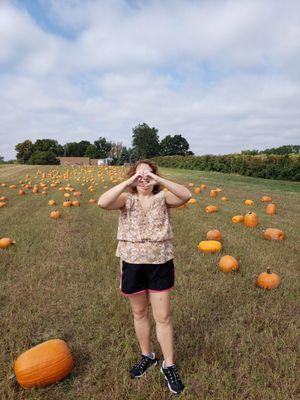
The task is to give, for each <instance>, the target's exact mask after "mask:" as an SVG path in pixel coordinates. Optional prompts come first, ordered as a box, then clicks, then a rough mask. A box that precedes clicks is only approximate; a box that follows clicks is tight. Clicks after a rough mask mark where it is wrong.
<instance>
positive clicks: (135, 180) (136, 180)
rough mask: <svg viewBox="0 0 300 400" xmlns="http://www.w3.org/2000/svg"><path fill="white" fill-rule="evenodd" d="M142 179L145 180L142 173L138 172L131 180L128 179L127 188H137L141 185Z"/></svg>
mask: <svg viewBox="0 0 300 400" xmlns="http://www.w3.org/2000/svg"><path fill="white" fill-rule="evenodd" d="M142 178H143V174H142V172H136V173H135V174H134V175H132V176H131V177H130V178H129V179H127V181H126V183H127V186H131V187H134V186H137V185H138V184H139V183H140V181H141V179H142Z"/></svg>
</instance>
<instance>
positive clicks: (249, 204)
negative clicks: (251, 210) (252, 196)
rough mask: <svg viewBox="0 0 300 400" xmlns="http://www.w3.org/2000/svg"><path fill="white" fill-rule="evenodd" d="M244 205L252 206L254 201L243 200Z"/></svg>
mask: <svg viewBox="0 0 300 400" xmlns="http://www.w3.org/2000/svg"><path fill="white" fill-rule="evenodd" d="M244 204H245V205H246V206H253V204H254V201H253V200H245V202H244Z"/></svg>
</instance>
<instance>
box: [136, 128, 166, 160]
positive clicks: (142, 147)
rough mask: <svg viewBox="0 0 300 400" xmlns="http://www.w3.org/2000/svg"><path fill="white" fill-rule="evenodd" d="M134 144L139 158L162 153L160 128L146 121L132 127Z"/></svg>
mask: <svg viewBox="0 0 300 400" xmlns="http://www.w3.org/2000/svg"><path fill="white" fill-rule="evenodd" d="M132 132H133V135H132V146H133V149H134V152H135V153H136V154H137V156H138V158H139V159H141V158H150V157H155V156H158V155H159V154H160V145H159V137H158V130H157V129H156V128H150V126H148V125H147V124H146V123H143V124H139V125H137V126H136V127H134V128H133V129H132Z"/></svg>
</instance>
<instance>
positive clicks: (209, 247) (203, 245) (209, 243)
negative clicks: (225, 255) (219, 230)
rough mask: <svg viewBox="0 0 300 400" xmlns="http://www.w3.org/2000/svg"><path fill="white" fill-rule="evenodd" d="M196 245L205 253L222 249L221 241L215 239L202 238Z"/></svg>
mask: <svg viewBox="0 0 300 400" xmlns="http://www.w3.org/2000/svg"><path fill="white" fill-rule="evenodd" d="M197 247H198V249H199V250H200V251H203V252H205V253H215V252H218V251H220V250H221V249H222V243H221V242H219V241H217V240H203V241H201V242H199V243H198V246H197Z"/></svg>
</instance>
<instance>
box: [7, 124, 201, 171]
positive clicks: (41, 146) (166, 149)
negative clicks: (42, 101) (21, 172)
mask: <svg viewBox="0 0 300 400" xmlns="http://www.w3.org/2000/svg"><path fill="white" fill-rule="evenodd" d="M15 150H16V152H17V155H16V158H17V163H21V164H59V160H58V159H57V157H89V158H96V159H104V158H110V164H111V165H123V164H124V163H133V162H135V161H136V160H138V159H142V158H151V157H156V156H167V155H182V156H186V155H192V154H194V153H193V152H192V151H190V150H189V143H188V141H187V140H186V139H185V138H184V137H183V136H182V135H167V136H166V137H165V138H163V139H162V140H160V139H159V136H158V129H156V128H154V127H152V128H151V127H150V126H148V125H147V124H146V123H143V124H139V125H137V126H135V127H134V128H133V129H132V146H131V147H129V148H127V147H126V146H123V144H122V142H117V143H116V142H113V141H108V140H107V139H106V138H105V137H99V138H98V139H97V140H95V141H94V142H93V143H91V142H90V141H88V140H81V141H80V142H68V143H65V144H64V145H61V144H59V143H58V141H57V140H53V139H37V140H36V141H35V142H34V143H33V142H32V141H31V140H29V139H27V140H25V141H24V142H22V143H18V144H16V146H15ZM0 161H1V157H0ZM2 161H3V158H2ZM10 161H12V160H10Z"/></svg>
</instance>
